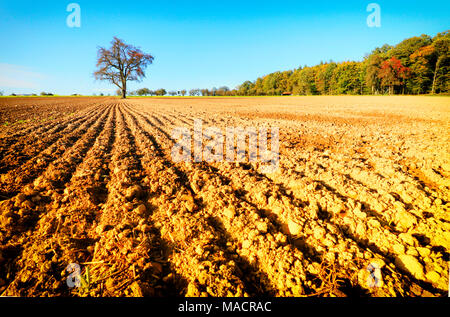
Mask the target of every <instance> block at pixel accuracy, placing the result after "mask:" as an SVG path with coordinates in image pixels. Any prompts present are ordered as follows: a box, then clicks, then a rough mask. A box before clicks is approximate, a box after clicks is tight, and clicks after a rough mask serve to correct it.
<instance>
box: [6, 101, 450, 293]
mask: <svg viewBox="0 0 450 317" xmlns="http://www.w3.org/2000/svg"><path fill="white" fill-rule="evenodd" d="M194 119H201V120H202V122H203V127H204V128H207V127H218V128H219V129H221V130H223V131H225V129H226V128H227V127H238V126H241V127H257V128H258V127H263V126H265V127H269V128H270V127H278V128H279V140H280V147H279V149H280V152H279V155H280V162H279V168H278V170H277V171H275V172H273V173H262V172H261V171H260V170H259V167H260V163H259V162H250V163H246V162H244V163H230V162H198V163H195V162H192V163H183V162H181V163H176V162H174V161H173V160H172V157H171V150H172V147H173V145H174V143H175V142H176V141H177V140H173V139H172V131H173V130H174V129H175V128H177V127H187V128H189V129H190V130H191V129H192V128H193V124H194ZM449 128H450V97H440V98H431V97H425V96H424V97H412V96H395V97H386V96H383V97H381V96H380V97H372V96H355V97H353V96H351V97H350V96H342V97H332V96H330V97H271V98H264V97H252V98H240V97H232V98H226V97H223V98H216V97H214V98H192V97H189V98H186V97H185V98H130V99H126V100H121V99H118V98H116V97H74V98H71V97H60V98H51V97H44V98H40V97H36V98H0V294H3V295H20V296H56V295H86V294H90V295H92V296H125V295H129V296H142V295H144V296H168V295H177V296H178V295H183V296H244V295H249V296H263V295H270V296H447V294H448V285H449V281H448V272H449V268H448V261H449V252H450V213H449V203H448V202H449V200H450V192H449V187H450V179H449V175H450V155H449V153H450V151H449V150H450V148H449V147H450V142H449V141H450V140H449V136H450V134H449V132H450V130H449ZM70 263H77V264H79V265H80V267H81V269H82V273H83V274H84V276H85V280H86V281H85V282H84V283H83V285H82V286H83V287H81V288H69V287H68V286H67V284H66V279H67V277H68V273H67V272H65V269H66V267H67V266H68V265H69V264H70ZM87 276H89V278H87ZM87 280H89V282H87Z"/></svg>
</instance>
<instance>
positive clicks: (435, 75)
mask: <svg viewBox="0 0 450 317" xmlns="http://www.w3.org/2000/svg"><path fill="white" fill-rule="evenodd" d="M440 63H441V59H440V58H438V60H437V62H436V67H435V68H434V75H433V85H432V86H431V94H432V95H434V93H435V92H436V77H437V72H438V69H439V64H440Z"/></svg>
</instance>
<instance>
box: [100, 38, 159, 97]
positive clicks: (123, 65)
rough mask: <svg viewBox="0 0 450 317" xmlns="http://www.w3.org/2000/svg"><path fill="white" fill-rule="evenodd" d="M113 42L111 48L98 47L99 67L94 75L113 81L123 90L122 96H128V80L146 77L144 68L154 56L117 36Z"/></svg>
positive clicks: (139, 79)
mask: <svg viewBox="0 0 450 317" xmlns="http://www.w3.org/2000/svg"><path fill="white" fill-rule="evenodd" d="M111 44H112V46H111V48H110V49H105V48H102V47H100V48H99V49H98V60H97V67H98V69H97V70H96V71H95V73H94V77H95V78H96V79H98V80H107V81H109V82H111V83H113V84H114V85H116V86H117V87H118V88H119V89H120V90H121V91H122V98H126V94H127V81H141V80H142V78H144V77H145V74H144V69H145V68H146V67H147V66H148V65H149V64H151V63H152V62H153V59H154V57H153V56H152V55H150V54H144V53H143V52H142V51H141V50H140V49H138V48H136V47H134V46H131V45H128V44H125V43H124V42H123V41H122V40H120V39H118V38H117V37H114V39H113V41H112V42H111Z"/></svg>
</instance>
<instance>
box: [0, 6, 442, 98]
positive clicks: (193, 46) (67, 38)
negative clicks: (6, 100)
mask: <svg viewBox="0 0 450 317" xmlns="http://www.w3.org/2000/svg"><path fill="white" fill-rule="evenodd" d="M72 2H75V3H78V4H79V5H80V7H81V27H80V28H69V27H67V25H66V18H67V16H68V15H69V13H68V12H66V7H67V5H68V4H69V3H72ZM371 2H375V3H378V4H379V5H380V7H381V27H380V28H369V27H368V26H367V24H366V19H367V16H368V15H369V14H370V13H368V12H366V7H367V5H368V4H369V3H371ZM449 12H450V1H448V0H442V1H441V0H439V1H435V0H429V1H414V0H413V1H385V0H383V1H379V0H369V1H362V0H359V1H356V0H355V1H301V0H295V1H274V0H272V1H265V0H258V1H245V0H231V1H217V0H210V1H167V0H166V1H156V0H155V1H114V0H109V1H93V0H69V1H64V0H58V1H45V0H43V1H20V0H14V1H11V0H0V38H1V43H2V45H1V49H0V90H2V91H3V92H4V93H5V94H9V93H12V92H16V93H31V92H36V93H40V92H41V91H50V92H53V93H58V94H72V93H81V94H92V93H99V92H104V93H113V92H114V91H115V88H114V87H113V86H112V85H110V84H105V83H101V82H96V81H95V80H94V78H93V76H92V73H93V71H94V69H95V60H96V56H97V53H96V52H97V47H98V46H109V43H110V42H111V40H112V38H113V36H118V37H119V38H122V39H123V40H125V42H127V43H130V44H133V45H136V46H138V47H140V48H141V49H142V50H143V51H145V52H147V53H151V54H152V55H154V56H155V61H154V64H153V65H151V66H150V67H149V68H148V69H147V78H145V79H144V81H143V82H142V83H136V84H131V85H130V87H129V88H130V89H136V88H139V87H148V88H150V89H157V88H165V89H167V90H180V89H183V88H184V89H188V90H189V89H191V88H212V87H219V86H223V85H227V86H229V87H230V88H234V87H235V86H237V85H239V84H241V83H242V82H244V81H245V80H255V79H256V78H257V77H259V76H262V75H264V74H267V73H271V72H274V71H278V70H288V69H293V68H297V67H298V66H299V65H314V64H317V63H320V61H322V60H323V61H328V60H330V59H332V60H334V61H343V60H361V59H362V58H363V56H364V55H365V54H366V53H369V52H370V51H372V50H373V49H374V48H375V47H377V46H381V45H383V44H384V43H388V44H396V43H398V42H400V41H401V40H403V39H405V38H407V37H411V36H416V35H420V34H424V33H425V34H429V35H431V36H434V35H436V33H438V32H442V31H445V30H447V29H449V28H450V25H449V21H450V19H449V16H448V14H449Z"/></svg>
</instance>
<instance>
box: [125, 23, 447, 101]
mask: <svg viewBox="0 0 450 317" xmlns="http://www.w3.org/2000/svg"><path fill="white" fill-rule="evenodd" d="M449 44H450V31H445V32H442V33H439V34H437V35H436V36H435V37H433V38H432V37H430V36H428V35H421V36H415V37H412V38H408V39H406V40H404V41H402V42H401V43H399V44H397V45H395V46H391V45H388V44H385V45H383V46H382V47H379V48H376V49H375V50H373V51H372V52H371V53H370V54H369V55H367V56H365V57H364V59H363V61H360V62H354V61H345V62H340V63H335V62H332V61H331V62H328V63H324V62H322V63H320V64H319V65H316V66H304V67H299V68H297V69H294V70H289V71H283V72H281V71H279V72H275V73H272V74H268V75H266V76H263V77H260V78H258V79H256V81H246V82H244V83H243V84H242V85H240V86H238V87H236V89H229V88H228V87H226V86H224V87H220V88H213V89H192V90H190V91H186V90H180V91H166V90H164V89H158V90H155V91H152V90H149V89H147V88H143V89H139V90H137V91H135V92H132V93H131V94H132V95H140V96H143V95H156V96H164V95H172V96H177V95H178V96H185V95H187V94H189V95H191V96H264V95H267V96H275V95H282V94H293V95H341V94H349V95H364V94H437V93H448V92H449V91H450V87H449V85H450V81H449V76H450V74H449V73H450V72H449V70H450V53H449Z"/></svg>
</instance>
